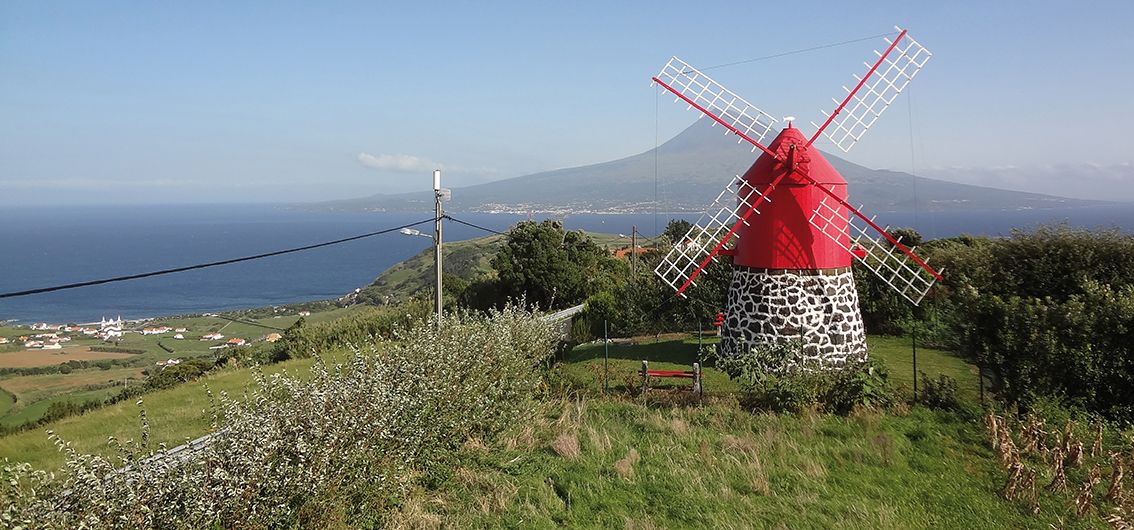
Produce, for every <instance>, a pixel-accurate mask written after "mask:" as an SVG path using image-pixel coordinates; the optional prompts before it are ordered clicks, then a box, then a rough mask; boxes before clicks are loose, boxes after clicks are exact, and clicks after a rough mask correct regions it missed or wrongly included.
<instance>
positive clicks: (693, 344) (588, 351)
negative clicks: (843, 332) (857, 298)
mask: <svg viewBox="0 0 1134 530" xmlns="http://www.w3.org/2000/svg"><path fill="white" fill-rule="evenodd" d="M717 341H718V339H716V338H715V337H708V336H706V337H705V338H704V339H703V341H702V342H703V343H704V344H705V346H706V347H710V348H711V347H713V346H714V345H715V344H716V343H717ZM867 345H868V347H869V351H870V355H871V356H873V357H875V358H878V359H881V360H883V361H885V363H886V367H887V368H888V369H889V371H890V380H891V381H892V382H894V383H895V384H896V385H899V386H902V387H905V388H906V389H909V390H910V391H912V389H913V375H914V373H913V359H912V351H911V347H910V346H911V345H910V339H909V338H908V337H888V336H871V337H867ZM604 355H606V353H605V352H604V348H603V345H602V343H601V342H600V343H591V344H585V345H581V346H578V347H576V348H575V349H574V350H573V351H572V352H571V353H570V354H569V355H568V356H567V357H566V358H565V361H566V362H565V363H564V365H563V366H562V367H561V370H562V371H563V373H564V375H565V376H566V377H567V379H568V380H569V381H570V382H571V383H572V384H573V385H574V386H575V387H577V388H579V389H584V390H590V391H594V389H600V388H601V387H602V381H601V379H602V375H603V374H604V373H606V372H604V371H603V368H602V367H603V359H604ZM609 356H610V357H609V363H608V366H609V368H608V369H609V377H610V382H609V384H610V389H611V390H612V391H616V392H622V391H625V390H626V387H627V385H631V384H632V385H634V387H635V388H636V387H637V386H639V385H640V381H641V380H640V379H639V377H638V375H637V374H638V370H639V369H641V366H642V361H643V360H646V361H649V363H650V368H651V369H657V370H691V369H692V364H693V363H694V362H696V361H697V360H698V358H697V338H696V336H695V335H694V336H691V337H686V338H677V339H675V338H668V339H666V338H663V339H662V340H657V341H655V339H653V338H650V337H640V338H637V339H634V340H633V341H621V342H618V343H613V344H611V345H610V352H609ZM917 368H918V371H919V372H925V373H926V375H928V376H930V377H937V376H938V375H942V374H943V375H947V376H949V377H952V378H953V379H955V380H956V381H957V383H958V386H959V392H960V393H961V396H962V397H963V398H965V399H966V400H968V401H969V402H973V403H975V402H977V401H978V400H979V395H980V386H979V384H978V379H979V378H978V376H977V372H976V369H975V367H973V366H972V365H970V364H968V363H966V362H965V361H964V360H963V359H961V358H959V357H957V356H955V355H953V354H951V353H949V352H945V351H941V350H934V349H929V348H918V367H917ZM703 378H704V390H705V391H706V392H710V393H712V392H735V391H736V390H737V387H736V384H735V383H734V382H733V381H732V380H730V379H729V377H728V375H727V374H725V373H723V372H721V371H720V370H717V369H715V368H712V367H711V366H710V367H706V368H704V370H703ZM689 384H690V383H689V380H687V379H655V380H653V381H651V382H650V386H651V387H654V388H676V387H688V386H689Z"/></svg>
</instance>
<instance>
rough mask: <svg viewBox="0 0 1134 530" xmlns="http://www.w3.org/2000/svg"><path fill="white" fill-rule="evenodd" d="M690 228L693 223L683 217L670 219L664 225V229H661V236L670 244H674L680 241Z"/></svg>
mask: <svg viewBox="0 0 1134 530" xmlns="http://www.w3.org/2000/svg"><path fill="white" fill-rule="evenodd" d="M690 228H693V223H690V222H689V221H686V220H685V219H670V220H669V223H666V225H665V230H663V231H662V236H664V237H665V239H666V240H668V241H669V242H670V244H674V245H676V244H677V243H681V238H683V237H685V234H688V233H689V229H690Z"/></svg>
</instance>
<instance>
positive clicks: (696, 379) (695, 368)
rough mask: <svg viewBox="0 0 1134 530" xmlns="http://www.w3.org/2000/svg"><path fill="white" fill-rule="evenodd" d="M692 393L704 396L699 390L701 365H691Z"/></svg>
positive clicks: (701, 390) (700, 389)
mask: <svg viewBox="0 0 1134 530" xmlns="http://www.w3.org/2000/svg"><path fill="white" fill-rule="evenodd" d="M693 393H695V394H697V395H698V396H700V395H703V394H704V391H703V389H702V388H701V363H693Z"/></svg>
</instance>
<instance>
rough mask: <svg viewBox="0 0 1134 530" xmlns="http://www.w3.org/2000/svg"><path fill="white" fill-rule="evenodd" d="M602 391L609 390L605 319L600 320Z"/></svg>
mask: <svg viewBox="0 0 1134 530" xmlns="http://www.w3.org/2000/svg"><path fill="white" fill-rule="evenodd" d="M602 351H603V354H602V393H603V394H606V393H607V392H608V391H610V333H609V332H608V331H607V321H606V320H603V321H602Z"/></svg>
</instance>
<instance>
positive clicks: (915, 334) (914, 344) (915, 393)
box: [910, 324, 917, 403]
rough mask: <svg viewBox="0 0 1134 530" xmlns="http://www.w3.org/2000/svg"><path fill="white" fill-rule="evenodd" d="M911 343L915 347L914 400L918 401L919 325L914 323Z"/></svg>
mask: <svg viewBox="0 0 1134 530" xmlns="http://www.w3.org/2000/svg"><path fill="white" fill-rule="evenodd" d="M912 331H913V332H912V333H911V334H910V335H911V339H912V340H911V341H910V345H911V346H912V348H913V400H914V403H917V325H916V324H914V327H913V330H912Z"/></svg>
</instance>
